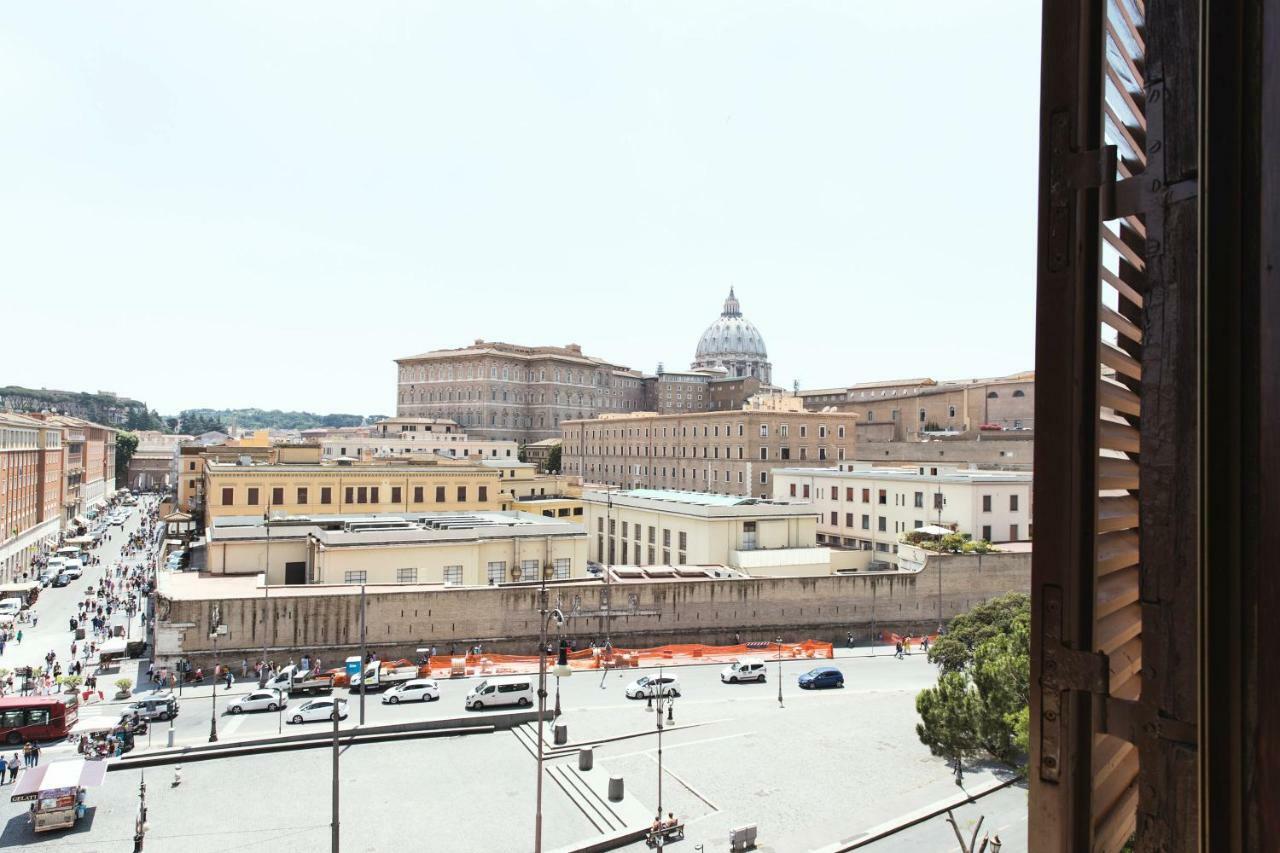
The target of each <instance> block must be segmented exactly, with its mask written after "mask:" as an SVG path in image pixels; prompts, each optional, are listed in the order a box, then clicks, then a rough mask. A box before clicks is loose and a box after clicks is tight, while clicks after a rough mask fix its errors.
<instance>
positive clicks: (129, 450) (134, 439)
mask: <svg viewBox="0 0 1280 853" xmlns="http://www.w3.org/2000/svg"><path fill="white" fill-rule="evenodd" d="M137 449H138V436H136V435H134V434H133V433H131V432H118V433H116V485H117V486H120V485H122V484H124V483H127V482H128V481H129V460H130V459H132V458H133V454H134V453H135V452H136V451H137Z"/></svg>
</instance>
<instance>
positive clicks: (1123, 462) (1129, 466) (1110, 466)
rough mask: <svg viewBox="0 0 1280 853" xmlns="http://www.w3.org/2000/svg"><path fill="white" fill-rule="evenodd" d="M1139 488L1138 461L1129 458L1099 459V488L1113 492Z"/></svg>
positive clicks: (1104, 457) (1103, 457)
mask: <svg viewBox="0 0 1280 853" xmlns="http://www.w3.org/2000/svg"><path fill="white" fill-rule="evenodd" d="M1136 488H1138V463H1136V462H1130V461H1129V460H1128V459H1112V458H1111V457H1109V456H1102V457H1100V458H1099V459H1098V490H1099V491H1104V492H1112V491H1118V490H1126V491H1127V490H1129V489H1136Z"/></svg>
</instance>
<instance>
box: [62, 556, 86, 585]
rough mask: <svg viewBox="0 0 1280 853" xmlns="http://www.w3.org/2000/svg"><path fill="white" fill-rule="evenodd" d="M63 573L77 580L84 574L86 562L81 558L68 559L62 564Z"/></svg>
mask: <svg viewBox="0 0 1280 853" xmlns="http://www.w3.org/2000/svg"><path fill="white" fill-rule="evenodd" d="M62 573H63V574H64V575H67V576H68V577H70V578H71V579H72V580H75V579H76V578H78V577H81V576H82V575H84V563H82V562H80V561H79V560H67V561H66V562H65V563H63V564H62Z"/></svg>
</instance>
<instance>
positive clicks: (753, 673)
mask: <svg viewBox="0 0 1280 853" xmlns="http://www.w3.org/2000/svg"><path fill="white" fill-rule="evenodd" d="M764 679H765V672H764V664H763V663H761V662H760V661H758V660H753V659H751V658H739V659H738V660H736V661H734V662H733V663H731V664H729V665H728V666H726V667H725V668H724V669H723V670H721V671H720V680H721V681H722V682H724V683H725V684H737V683H738V682H741V681H764Z"/></svg>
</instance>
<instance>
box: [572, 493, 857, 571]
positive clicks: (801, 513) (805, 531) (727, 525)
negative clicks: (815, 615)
mask: <svg viewBox="0 0 1280 853" xmlns="http://www.w3.org/2000/svg"><path fill="white" fill-rule="evenodd" d="M582 502H583V505H584V506H585V507H586V522H587V531H588V535H589V536H590V537H591V555H592V557H593V558H594V559H595V561H596V562H599V563H601V564H604V565H611V566H620V565H632V566H655V565H657V566H683V565H693V566H708V565H710V566H727V567H729V568H731V569H736V570H738V571H741V572H745V573H746V574H749V575H753V576H781V575H826V574H830V573H831V572H832V571H834V570H835V569H837V568H841V567H842V566H841V565H840V563H839V562H838V561H837V562H836V563H835V564H833V562H832V551H831V549H829V548H826V547H823V546H820V545H818V543H817V530H818V527H817V525H818V518H817V513H816V512H815V510H814V507H813V506H812V505H809V504H806V503H800V502H794V503H793V502H788V501H769V500H759V499H756V498H749V497H736V496H732V495H716V494H708V493H703V492H681V491H665V490H658V489H628V490H625V491H616V492H605V491H593V490H587V491H584V492H583V493H582Z"/></svg>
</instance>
